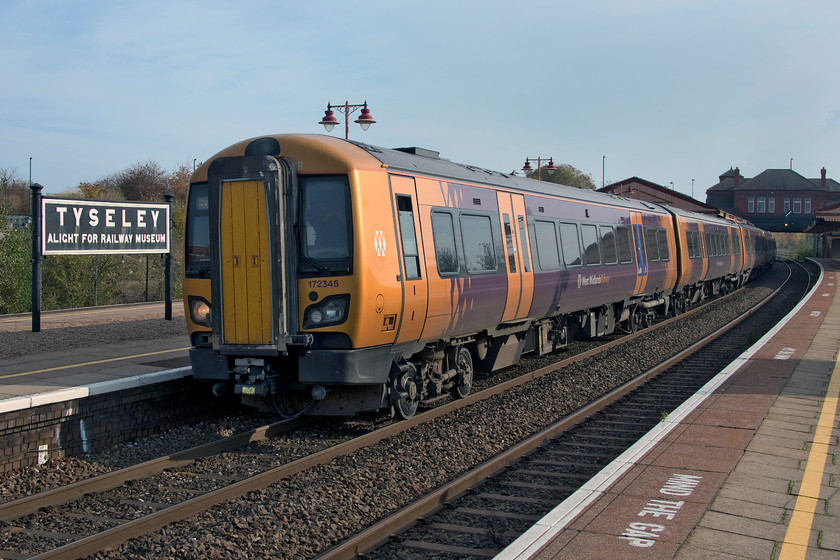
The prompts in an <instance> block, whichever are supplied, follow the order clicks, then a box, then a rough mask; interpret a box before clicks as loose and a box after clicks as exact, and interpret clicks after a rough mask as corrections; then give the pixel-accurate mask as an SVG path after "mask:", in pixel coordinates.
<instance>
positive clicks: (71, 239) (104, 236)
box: [36, 196, 172, 255]
mask: <svg viewBox="0 0 840 560" xmlns="http://www.w3.org/2000/svg"><path fill="white" fill-rule="evenodd" d="M170 224H171V210H170V205H169V204H165V203H164V204H161V203H157V202H135V201H127V200H116V201H114V200H89V199H79V198H57V197H47V196H42V197H41V224H40V227H41V254H42V255H114V254H127V253H132V254H149V253H155V254H157V253H166V254H169V253H170V251H171V241H172V239H171V237H172V235H171V227H170ZM36 227H37V224H36Z"/></svg>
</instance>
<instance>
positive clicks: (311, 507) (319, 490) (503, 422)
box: [0, 267, 782, 560]
mask: <svg viewBox="0 0 840 560" xmlns="http://www.w3.org/2000/svg"><path fill="white" fill-rule="evenodd" d="M781 268H782V267H776V269H777V270H778V269H781ZM769 276H770V275H768V276H766V277H765V280H767V279H769ZM770 291H771V288H769V287H767V286H766V285H765V283H764V282H756V283H753V284H751V285H750V286H749V287H748V288H747V289H746V290H742V291H741V292H739V293H737V294H736V295H735V296H734V297H731V298H729V299H727V300H726V301H725V302H712V303H710V304H709V305H708V306H706V307H705V308H704V310H703V311H702V312H701V313H700V314H698V315H695V316H694V318H693V319H692V320H691V321H686V322H683V323H681V324H679V325H678V326H674V327H669V328H667V329H660V330H658V331H655V332H651V333H650V334H649V335H648V336H646V337H642V338H641V339H639V341H638V343H636V344H634V345H633V347H632V349H631V350H629V351H628V350H627V349H614V350H611V351H608V352H607V353H606V355H601V356H599V358H598V362H597V365H595V366H594V367H593V363H592V360H589V361H587V362H586V363H579V364H574V365H572V366H569V367H566V368H564V369H563V370H560V371H557V372H555V373H552V374H549V375H547V376H545V377H542V378H539V379H537V380H535V381H534V382H532V383H529V384H528V385H526V386H522V387H518V388H515V389H513V390H511V391H509V392H507V393H505V394H503V395H498V396H496V397H493V398H492V399H490V400H488V401H484V402H482V403H479V404H477V405H475V406H471V407H467V408H464V409H461V410H459V411H457V412H455V413H453V414H451V415H447V416H446V417H443V418H438V419H436V420H434V421H432V422H429V423H426V424H423V425H421V426H418V427H416V428H414V429H412V430H409V431H408V432H405V433H404V434H401V435H399V436H396V437H393V438H389V439H387V440H385V441H382V442H380V443H379V444H377V445H374V446H372V447H370V448H366V449H362V450H360V451H358V452H356V453H354V454H353V455H351V456H348V457H342V458H339V459H337V460H334V461H332V462H331V463H329V464H328V465H323V466H319V467H316V468H313V469H309V470H307V471H304V472H302V473H300V474H299V475H296V476H293V477H291V478H289V479H287V480H283V481H281V482H279V483H277V484H274V485H272V486H271V487H269V488H266V489H264V490H261V491H258V492H253V493H251V494H248V495H247V496H245V497H244V498H242V499H240V500H236V501H233V502H230V503H226V504H222V505H220V506H217V507H214V508H211V509H210V510H208V511H206V512H203V513H200V514H198V515H196V516H194V517H192V518H190V519H188V520H186V521H182V522H178V523H173V524H170V525H168V526H167V527H165V528H164V529H162V530H161V531H158V532H156V533H153V534H152V535H149V536H146V537H144V538H141V539H136V540H132V541H130V542H128V543H125V544H124V545H122V546H120V547H118V548H116V549H115V550H113V551H110V552H107V553H100V554H96V555H94V557H95V558H102V559H104V558H125V557H133V558H134V557H136V558H183V559H193V558H194V559H202V560H205V559H212V558H307V557H312V556H314V555H315V554H317V552H318V551H320V550H322V549H323V548H324V547H326V546H329V545H330V544H333V543H336V542H338V541H340V540H341V539H343V538H346V537H348V536H350V535H351V534H353V533H355V532H357V531H358V530H359V529H360V528H361V527H364V526H367V525H370V524H372V523H374V522H376V521H378V520H379V519H381V518H382V517H384V516H386V515H387V514H389V513H391V512H393V511H394V510H396V509H398V508H399V507H401V506H403V505H405V504H407V503H408V502H409V501H411V500H413V499H416V498H417V497H419V496H421V495H422V494H424V493H426V492H427V491H428V490H429V489H431V488H434V487H437V486H439V485H441V484H444V483H446V482H448V481H449V480H451V479H452V478H453V477H455V476H457V475H458V474H459V473H463V472H466V471H468V470H469V469H471V468H474V467H475V466H476V465H477V464H479V463H481V462H482V461H484V460H486V459H488V458H489V457H491V456H492V455H494V454H496V453H498V452H500V451H502V450H504V449H506V448H507V447H509V446H510V445H511V444H513V443H516V442H518V441H521V440H522V439H523V438H525V437H527V436H529V435H531V434H533V433H534V432H536V431H538V430H540V429H542V428H543V427H544V426H546V425H548V424H550V423H551V422H553V421H555V420H556V419H557V418H559V417H561V416H564V415H566V414H568V413H570V412H572V411H574V410H576V409H578V408H580V407H581V406H583V405H584V404H586V403H588V402H590V401H591V400H593V399H594V398H596V397H598V396H600V395H602V394H603V393H605V392H606V391H608V390H610V389H612V388H613V387H615V386H616V385H618V384H621V383H624V382H625V381H627V380H629V379H630V378H632V377H634V376H635V375H637V374H638V373H639V372H641V371H644V370H646V369H648V368H649V367H651V366H652V365H655V364H656V363H658V362H659V361H660V360H661V358H662V357H663V356H665V355H666V354H671V353H672V352H673V349H675V348H678V347H685V346H687V345H689V344H691V343H693V342H694V341H696V340H697V339H699V338H701V337H702V336H704V335H706V334H708V333H709V332H711V331H713V330H714V329H715V328H716V325H718V324H720V323H722V322H724V321H725V320H727V318H731V317H734V316H737V315H738V314H740V313H742V312H743V311H745V310H746V309H748V308H749V307H750V306H751V305H752V303H753V302H755V301H757V300H759V299H761V298H762V297H764V296H766V295H767V293H769V292H770ZM550 360H551V361H553V360H556V356H554V357H553V358H552V357H542V358H535V359H528V360H526V361H524V362H523V363H522V364H521V365H518V366H514V367H513V368H508V370H506V371H505V372H503V373H502V374H501V375H496V376H491V377H492V380H490V379H484V380H478V379H477V382H476V386H477V387H478V385H479V382H480V383H489V382H491V381H492V382H498V381H499V380H500V379H503V378H507V377H512V376H515V375H519V374H521V370H522V369H524V368H528V369H533V368H535V367H539V366H540V365H541V364H542V363H543V362H546V363H547V362H548V361H550ZM259 420H260V419H259V418H258V417H255V416H253V415H242V416H241V417H231V418H226V419H223V420H220V421H215V422H208V423H203V424H202V425H197V426H193V427H190V428H189V429H186V428H184V429H179V430H174V431H172V432H170V433H168V434H165V435H162V436H157V437H155V438H150V439H149V440H144V441H141V442H137V443H136V444H135V445H133V446H118V447H116V448H114V449H112V450H108V451H106V452H103V453H97V454H95V455H91V456H87V457H82V458H79V459H71V460H66V461H61V462H57V463H54V464H47V465H42V466H41V467H39V468H38V469H34V468H33V469H27V470H26V471H24V472H20V473H17V474H15V473H13V474H11V475H9V476H7V477H6V478H5V479H4V480H2V481H0V496H7V495H8V496H11V495H14V494H16V493H17V494H19V493H21V492H23V493H26V492H27V491H32V490H34V489H36V488H39V487H41V488H43V487H50V486H53V485H55V484H56V483H57V481H59V480H64V481H65V482H64V483H67V482H70V481H72V480H77V479H80V478H84V477H85V476H90V474H93V473H96V472H100V471H103V470H108V469H112V468H118V467H119V466H124V465H126V464H128V463H131V462H137V460H138V458H139V457H146V458H151V457H154V456H156V454H157V453H159V452H160V451H161V450H162V449H166V450H167V451H166V452H171V451H172V450H174V449H176V448H179V447H187V446H189V445H193V443H194V442H195V441H196V440H202V439H204V438H210V439H212V438H214V437H218V436H219V435H222V432H225V433H227V432H228V431H241V429H247V427H249V426H252V425H253V424H254V423H255V422H257V421H259ZM384 421H387V419H384V420H383V419H382V418H381V416H380V417H378V418H376V419H374V420H370V419H365V418H361V419H355V420H351V421H348V422H338V421H336V422H332V423H328V424H327V425H326V428H324V430H325V431H324V433H322V434H320V435H316V436H314V437H313V436H312V435H309V436H302V435H300V434H296V435H295V434H293V435H290V436H282V437H279V438H275V439H274V440H271V441H270V442H266V443H263V444H258V445H260V446H268V447H271V446H274V447H275V448H276V450H277V451H278V452H279V453H280V454H281V455H278V457H277V460H286V459H284V458H283V457H294V456H298V455H300V454H302V453H304V452H307V451H309V450H310V449H315V448H321V447H323V446H329V445H331V444H332V443H334V441H333V440H335V441H338V440H340V439H342V438H346V437H347V433H348V432H353V431H356V430H362V429H365V428H364V426H366V425H368V424H376V423H382V422H384ZM240 428H241V429H240ZM342 432H343V433H342ZM283 453H285V454H286V455H282V454H283ZM234 461H237V462H240V461H241V459H238V458H236V457H233V456H228V455H225V456H222V457H218V458H212V459H208V461H206V462H202V464H201V465H200V466H197V467H196V468H197V469H198V470H199V471H200V470H201V469H205V472H209V471H218V472H228V471H230V470H231V469H232V468H233V465H234V463H233V462H234ZM240 468H246V467H245V466H243V467H236V469H237V470H239V469H240ZM172 484H173V485H175V481H173V482H172ZM120 492H126V495H125V497H133V498H134V499H137V498H141V499H146V498H149V499H150V500H151V501H156V500H169V499H170V497H171V496H170V495H169V494H167V492H165V491H157V490H154V489H153V490H140V488H133V489H132V488H128V489H122V490H120ZM80 507H84V506H80ZM91 507H98V506H91ZM55 517H56V518H58V519H56V520H55V524H54V525H53V526H51V528H50V529H48V530H52V531H59V530H60V527H62V526H63V525H62V523H63V522H62V520H61V518H62V517H63V516H55ZM7 546H9V543H8V542H6V543H3V544H2V545H0V548H5V547H7Z"/></svg>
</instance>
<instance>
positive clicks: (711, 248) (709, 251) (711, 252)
mask: <svg viewBox="0 0 840 560" xmlns="http://www.w3.org/2000/svg"><path fill="white" fill-rule="evenodd" d="M706 255H707V256H709V257H714V256H715V245H714V243H712V234H711V233H707V234H706Z"/></svg>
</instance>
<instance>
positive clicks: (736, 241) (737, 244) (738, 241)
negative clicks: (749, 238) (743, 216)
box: [733, 232, 741, 255]
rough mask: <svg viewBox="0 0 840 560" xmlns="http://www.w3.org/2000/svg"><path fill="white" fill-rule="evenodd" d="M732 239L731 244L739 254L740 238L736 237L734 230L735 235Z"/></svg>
mask: <svg viewBox="0 0 840 560" xmlns="http://www.w3.org/2000/svg"><path fill="white" fill-rule="evenodd" d="M733 241H734V243H733V245H735V254H736V255H740V254H741V238H740V237H738V233H737V232H735V236H734V238H733Z"/></svg>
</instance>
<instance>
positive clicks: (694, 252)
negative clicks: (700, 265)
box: [688, 231, 703, 259]
mask: <svg viewBox="0 0 840 560" xmlns="http://www.w3.org/2000/svg"><path fill="white" fill-rule="evenodd" d="M688 235H689V239H690V240H691V241H692V243H693V248H692V249H689V257H691V258H692V259H699V258H700V257H702V256H703V248H702V247H701V246H700V232H699V231H692V232H689V234H688Z"/></svg>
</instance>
